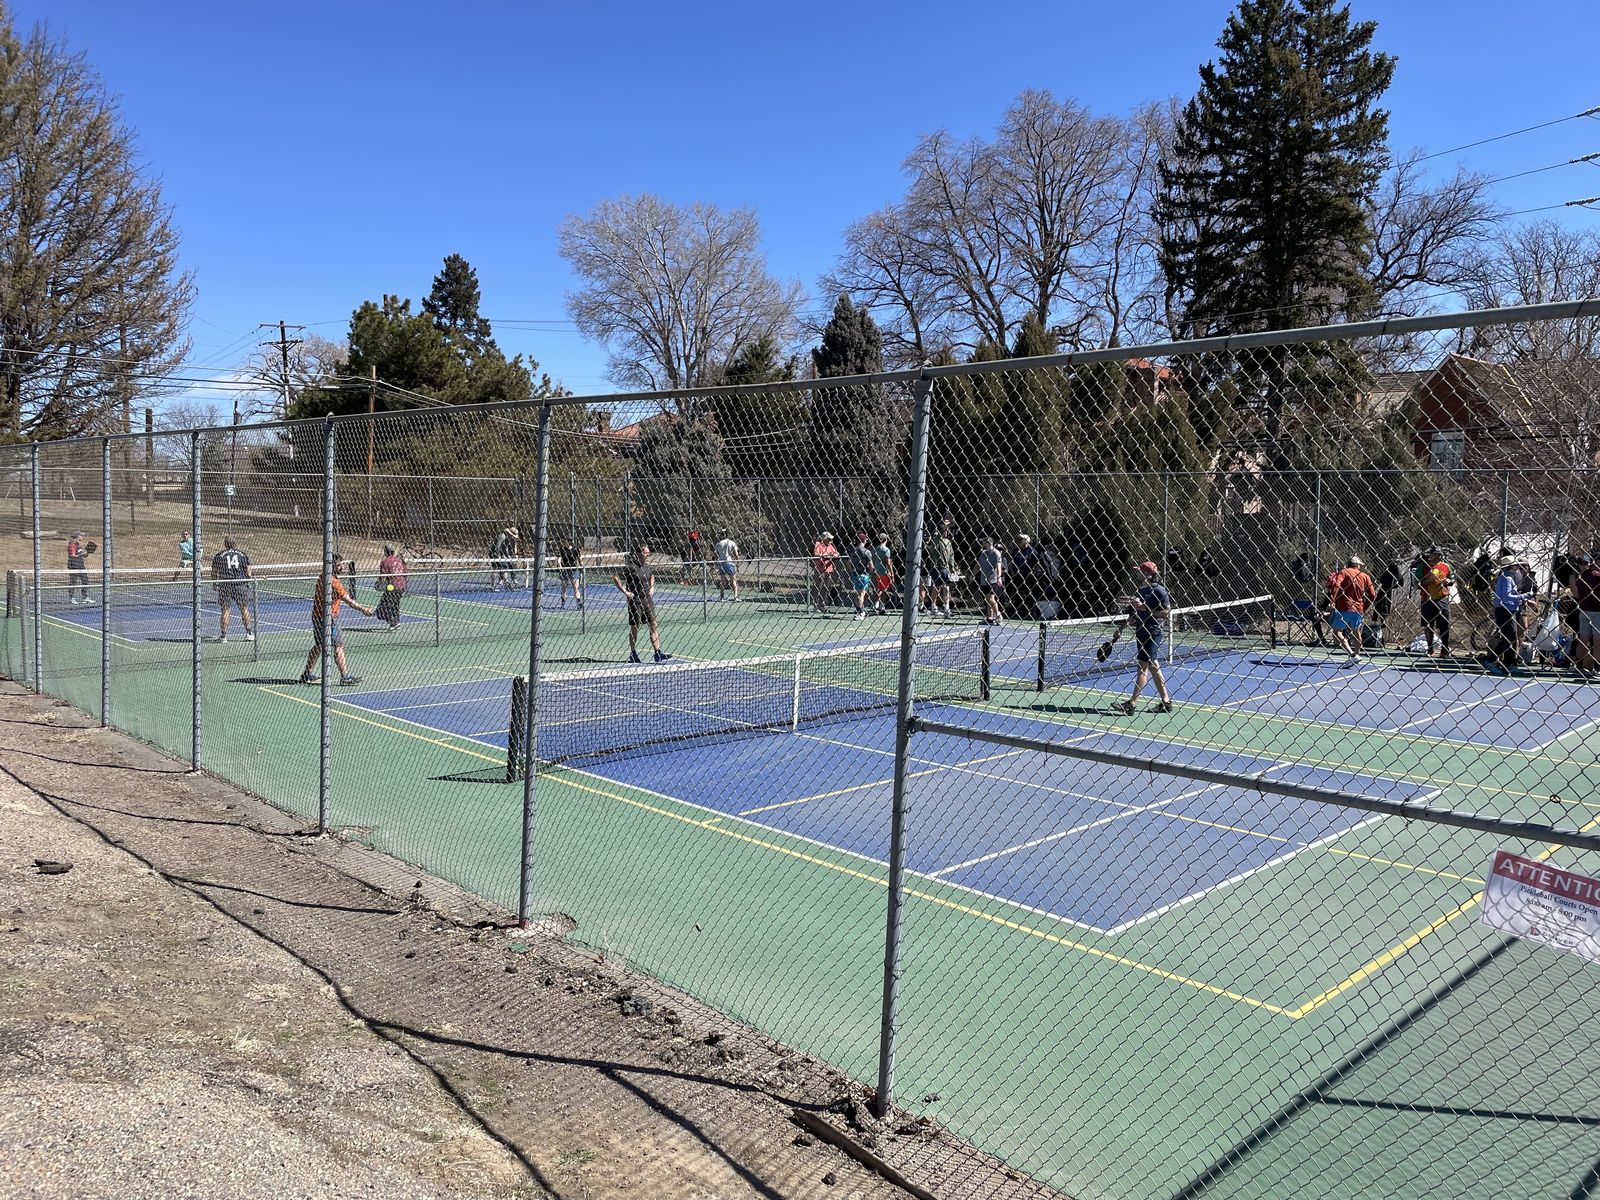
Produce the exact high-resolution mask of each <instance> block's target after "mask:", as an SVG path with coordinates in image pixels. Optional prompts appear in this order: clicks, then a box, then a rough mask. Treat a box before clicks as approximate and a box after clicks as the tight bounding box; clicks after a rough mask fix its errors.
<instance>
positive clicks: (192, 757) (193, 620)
mask: <svg viewBox="0 0 1600 1200" xmlns="http://www.w3.org/2000/svg"><path fill="white" fill-rule="evenodd" d="M200 440H201V439H200V431H199V430H198V429H196V430H192V431H190V433H189V524H190V525H191V526H192V527H193V528H192V529H190V531H189V543H190V544H191V545H192V546H193V547H194V558H193V560H192V561H191V562H190V563H189V686H190V697H189V705H190V711H191V712H192V713H193V715H194V724H193V728H192V729H190V731H189V769H190V770H191V771H198V770H199V769H200V723H201V716H202V713H203V709H204V701H203V698H202V696H201V694H200V692H201V688H200V658H201V656H200V559H201V557H202V555H203V554H204V550H203V548H202V546H203V543H202V541H201V536H200V535H201V528H200Z"/></svg>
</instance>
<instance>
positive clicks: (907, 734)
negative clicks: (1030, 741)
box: [873, 379, 933, 1117]
mask: <svg viewBox="0 0 1600 1200" xmlns="http://www.w3.org/2000/svg"><path fill="white" fill-rule="evenodd" d="M932 409H933V380H931V379H922V380H919V381H918V383H917V394H916V400H915V408H914V410H913V414H912V422H911V461H910V464H909V474H910V480H909V487H908V491H907V501H908V503H907V508H908V510H909V511H908V512H907V514H906V545H905V558H904V562H905V590H904V592H903V594H902V598H901V602H900V683H899V690H898V693H897V703H896V710H897V711H896V714H895V734H894V802H893V809H892V811H891V815H890V821H889V886H888V897H889V903H888V911H887V927H886V930H885V934H884V948H883V1019H882V1022H881V1024H880V1026H879V1030H878V1094H877V1096H876V1097H875V1098H874V1102H873V1108H874V1111H875V1112H876V1113H877V1114H878V1116H880V1117H882V1116H883V1115H884V1114H885V1113H887V1112H888V1111H889V1108H890V1106H891V1105H892V1104H893V1102H894V1042H895V1023H896V1021H897V1020H898V1018H899V1010H900V910H901V905H902V903H903V902H904V895H905V874H906V842H905V835H906V816H907V814H908V812H909V811H910V810H909V805H908V803H907V800H906V775H907V762H908V760H909V759H910V756H911V720H912V717H913V716H915V711H916V710H915V697H914V696H913V695H912V681H911V668H912V666H913V664H914V663H915V661H916V640H917V604H916V597H917V591H918V588H919V587H920V585H921V583H922V509H923V499H924V496H925V495H926V493H927V475H928V425H929V423H930V419H931V417H932Z"/></svg>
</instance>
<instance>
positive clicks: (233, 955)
mask: <svg viewBox="0 0 1600 1200" xmlns="http://www.w3.org/2000/svg"><path fill="white" fill-rule="evenodd" d="M0 689H3V690H0V997H3V1001H0V1195H4V1196H30V1197H90V1196H117V1197H119V1198H122V1200H137V1198H140V1197H152V1198H153V1197H169V1196H197V1197H200V1196H203V1197H207V1198H215V1200H233V1198H236V1197H251V1198H254V1197H261V1198H262V1200H269V1198H270V1200H283V1198H286V1197H302V1196H303V1197H346V1196H352V1197H353V1196H367V1197H370V1196H385V1197H387V1196H406V1197H418V1198H424V1197H426V1198H433V1197H440V1198H445V1197H450V1198H454V1197H522V1196H547V1195H549V1196H562V1197H600V1196H641V1197H645V1196H648V1197H668V1198H673V1197H678V1198H684V1200H688V1198H696V1200H710V1198H712V1197H717V1198H721V1197H746V1196H749V1197H788V1196H828V1197H830V1198H841V1200H842V1198H843V1197H861V1198H869V1197H870V1198H874V1200H875V1198H878V1197H897V1196H898V1197H903V1196H905V1195H907V1194H908V1193H907V1192H905V1191H902V1190H901V1189H899V1188H896V1187H895V1186H893V1185H892V1184H890V1183H888V1182H886V1181H885V1180H884V1179H882V1178H880V1177H879V1176H878V1175H875V1174H873V1173H871V1172H870V1171H868V1170H866V1169H865V1168H863V1167H862V1166H860V1165H858V1164H857V1163H856V1162H854V1161H852V1160H851V1159H850V1158H848V1157H846V1156H845V1155H844V1154H843V1153H841V1152H840V1151H838V1150H836V1149H834V1148H833V1147H832V1146H829V1145H826V1144H824V1143H822V1142H818V1141H816V1140H815V1139H813V1138H811V1137H809V1136H807V1135H803V1134H799V1131H798V1129H797V1127H796V1125H795V1124H794V1123H793V1121H792V1119H791V1114H792V1111H793V1109H794V1108H795V1107H800V1108H805V1109H809V1110H811V1111H814V1112H825V1111H826V1110H827V1108H828V1106H829V1105H830V1104H833V1105H834V1107H835V1108H838V1107H841V1106H842V1105H843V1104H844V1103H846V1102H848V1100H849V1098H850V1095H851V1091H852V1089H851V1088H850V1087H849V1086H847V1085H846V1083H845V1081H844V1080H843V1079H841V1078H840V1077H839V1076H838V1075H836V1074H835V1073H833V1072H831V1071H829V1070H827V1069H826V1068H824V1067H822V1066H820V1065H819V1064H817V1063H815V1062H812V1061H810V1060H808V1059H805V1058H803V1057H802V1056H799V1055H797V1054H794V1053H793V1052H792V1051H788V1050H786V1049H785V1048H784V1047H781V1046H776V1045H773V1044H771V1043H770V1042H768V1041H766V1040H765V1039H763V1038H761V1037H759V1035H756V1034H754V1033H752V1032H751V1031H748V1030H745V1029H743V1028H742V1027H739V1026H736V1025H733V1024H732V1023H730V1022H728V1021H727V1020H726V1019H724V1018H722V1017H720V1016H718V1015H717V1014H715V1013H711V1012H709V1011H706V1010H703V1009H701V1008H699V1007H698V1006H696V1005H695V1004H694V1003H693V1002H692V1001H690V1000H687V999H686V998H684V997H682V996H677V995H674V994H671V993H668V992H666V991H665V990H664V989H661V988H659V987H656V986H654V985H651V984H650V983H648V982H647V981H640V980H634V979H626V978H624V977H623V976H622V975H621V973H620V972H618V971H616V970H615V969H614V968H612V967H610V966H608V965H607V964H605V963H603V962H601V961H599V960H597V959H596V958H595V957H594V956H593V955H588V954H583V953H580V952H578V951H575V950H573V949H572V948H570V947H568V946H566V945H565V944H564V943H562V942H560V941H559V939H558V938H557V937H556V936H553V935H551V934H545V935H537V936H530V935H522V934H517V933H515V932H510V931H507V930H506V929H504V928H503V927H501V926H499V925H497V924H496V921H497V920H503V914H492V913H490V912H488V911H487V910H484V909H482V908H481V907H479V906H478V905H477V904H476V902H475V901H473V900H472V899H471V898H470V897H465V896H462V895H460V894H459V893H456V892H454V891H452V890H451V889H450V888H449V887H448V885H446V884H443V883H442V882H439V881H435V880H431V879H426V878H424V879H423V880H421V881H420V882H421V888H420V890H417V889H414V888H413V884H415V883H417V882H418V879H417V876H416V875H415V873H414V872H410V871H409V869H407V868H404V867H402V866H401V865H400V864H396V863H393V862H392V861H391V860H387V859H381V858H380V857H379V856H376V855H373V854H371V853H370V852H366V851H363V850H361V849H359V848H357V847H352V846H346V845H343V844H341V843H338V842H333V841H327V840H317V839H310V838H305V837H303V836H300V834H299V831H298V830H296V829H295V828H294V826H293V824H292V823H291V821H290V819H289V818H288V817H286V816H285V815H284V814H282V813H280V812H278V811H277V810H275V809H271V808H269V807H267V806H265V805H261V804H259V803H256V802H254V801H252V800H250V799H248V798H247V797H244V796H243V795H241V794H240V793H238V792H236V791H234V790H232V789H230V788H228V787H225V786H224V785H222V784H219V783H217V782H215V781H211V780H206V779H197V778H193V777H189V776H186V775H184V774H183V773H182V771H181V768H180V767H178V766H176V765H175V764H173V763H172V762H171V761H170V760H168V759H165V758H162V757H161V756H159V755H157V754H156V753H154V752H152V751H149V750H147V749H146V748H144V747H142V746H140V745H138V744H137V743H134V742H132V741H130V740H129V739H126V738H124V737H122V736H121V735H118V734H114V733H109V732H105V731H101V730H99V729H95V728H89V727H87V725H88V722H87V719H86V718H84V717H83V716H82V715H81V714H78V713H75V712H74V711H73V710H71V709H69V708H66V707H64V706H61V705H57V704H55V703H54V702H52V701H49V700H46V699H41V698H37V697H33V696H31V695H27V694H25V693H22V692H20V691H18V690H17V689H15V688H14V687H13V686H12V685H9V684H0ZM36 859H44V860H51V861H57V862H69V863H71V864H72V868H71V870H70V871H68V872H66V873H65V874H55V875H51V874H43V873H41V872H40V871H39V870H38V869H37V868H36V867H35V865H34V864H35V860H36ZM831 1119H832V1120H833V1121H834V1122H835V1124H840V1123H842V1118H840V1117H837V1116H835V1117H833V1118H831ZM865 1129H866V1140H868V1141H870V1142H872V1143H873V1144H874V1145H876V1147H877V1148H878V1151H879V1152H880V1153H881V1154H882V1155H883V1157H885V1158H888V1159H891V1160H895V1161H900V1162H902V1163H904V1164H910V1165H912V1166H914V1167H915V1171H914V1172H911V1173H912V1174H913V1178H915V1179H916V1181H917V1182H918V1183H919V1184H920V1185H922V1186H923V1187H926V1188H929V1189H931V1190H932V1191H933V1192H935V1193H936V1194H938V1195H939V1196H940V1197H941V1198H943V1197H954V1196H962V1195H970V1196H976V1195H984V1196H992V1195H999V1194H1006V1193H1009V1194H1013V1195H1018V1196H1020V1195H1037V1194H1038V1193H1037V1192H1035V1191H1034V1190H1033V1189H1031V1188H1029V1187H1027V1185H1026V1184H1025V1183H1023V1182H1022V1181H1019V1180H1015V1179H1008V1178H1007V1177H1006V1175H1005V1174H1004V1173H1001V1172H999V1171H996V1170H995V1169H994V1167H993V1164H992V1163H990V1162H988V1161H987V1160H985V1159H983V1158H982V1157H981V1156H977V1155H975V1154H974V1153H973V1152H971V1151H970V1150H965V1149H964V1148H961V1147H959V1146H956V1145H955V1144H953V1143H948V1139H945V1138H943V1137H942V1136H941V1135H939V1134H937V1132H936V1131H934V1130H931V1129H916V1128H905V1129H904V1130H903V1131H902V1132H899V1133H897V1132H895V1131H894V1130H892V1129H889V1128H877V1129H873V1128H872V1127H871V1123H870V1122H867V1123H866V1124H865ZM861 1132H862V1131H861V1130H858V1131H857V1133H858V1137H859V1136H860V1135H861Z"/></svg>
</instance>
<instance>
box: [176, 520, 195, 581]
mask: <svg viewBox="0 0 1600 1200" xmlns="http://www.w3.org/2000/svg"><path fill="white" fill-rule="evenodd" d="M193 573H194V535H193V534H191V533H189V532H188V531H185V532H183V533H180V534H179V535H178V569H177V570H176V571H174V572H173V573H172V581H173V582H174V583H176V582H177V581H178V580H179V579H181V578H182V577H183V576H185V575H191V574H193Z"/></svg>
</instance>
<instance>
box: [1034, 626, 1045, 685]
mask: <svg viewBox="0 0 1600 1200" xmlns="http://www.w3.org/2000/svg"><path fill="white" fill-rule="evenodd" d="M1048 626H1049V622H1047V621H1040V622H1039V639H1038V646H1037V648H1036V649H1035V651H1034V664H1033V690H1034V691H1036V692H1043V691H1044V658H1045V640H1046V638H1047V637H1048V636H1049V634H1048Z"/></svg>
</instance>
